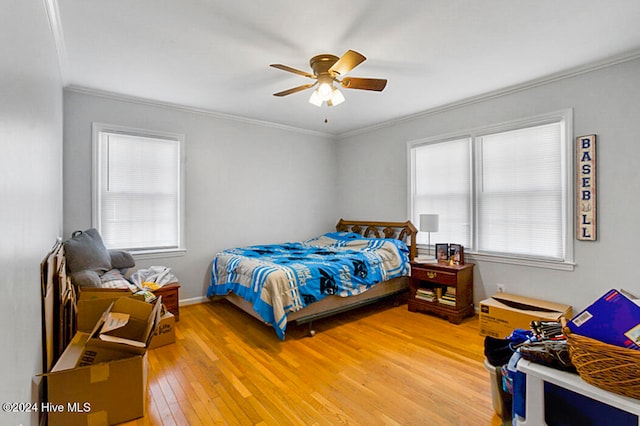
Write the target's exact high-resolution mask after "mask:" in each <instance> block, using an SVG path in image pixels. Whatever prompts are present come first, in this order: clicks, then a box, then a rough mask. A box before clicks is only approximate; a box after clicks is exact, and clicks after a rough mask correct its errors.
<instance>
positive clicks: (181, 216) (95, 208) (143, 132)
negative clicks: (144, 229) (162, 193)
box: [91, 122, 186, 259]
mask: <svg viewBox="0 0 640 426" xmlns="http://www.w3.org/2000/svg"><path fill="white" fill-rule="evenodd" d="M103 133H111V134H120V135H125V136H132V137H144V138H153V139H164V140H170V141H175V142H177V143H178V152H179V154H178V156H179V165H178V167H179V169H178V175H179V176H178V178H179V185H178V234H179V236H178V246H177V247H171V248H144V249H133V250H128V251H129V252H130V253H131V254H132V255H133V257H134V258H136V259H147V258H158V257H172V256H182V255H184V254H185V253H186V245H185V225H184V222H185V198H186V197H185V136H184V135H183V134H180V133H172V132H163V131H157V130H148V129H140V128H135V127H130V126H121V125H113V124H105V123H97V122H94V123H92V150H93V151H92V169H91V172H92V175H91V210H92V214H91V223H92V226H93V227H94V228H96V229H97V230H98V232H101V208H100V205H101V197H100V193H101V188H100V185H101V177H100V172H101V167H102V158H101V154H100V153H101V150H100V136H101V134H103Z"/></svg>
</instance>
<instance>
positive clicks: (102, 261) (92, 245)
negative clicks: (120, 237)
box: [64, 228, 111, 274]
mask: <svg viewBox="0 0 640 426" xmlns="http://www.w3.org/2000/svg"><path fill="white" fill-rule="evenodd" d="M64 252H65V254H66V258H67V269H68V270H69V272H70V273H73V272H80V271H84V270H91V271H95V272H97V273H98V274H102V273H104V272H107V271H108V270H110V269H111V257H110V256H109V252H108V251H107V249H106V247H105V246H104V243H103V242H102V237H101V236H100V234H99V233H98V231H97V230H96V229H93V228H91V229H87V230H86V231H84V232H83V231H75V232H74V233H73V234H72V237H71V238H70V239H68V240H66V241H65V242H64Z"/></svg>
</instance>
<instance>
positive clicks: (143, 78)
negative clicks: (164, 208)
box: [53, 0, 640, 134]
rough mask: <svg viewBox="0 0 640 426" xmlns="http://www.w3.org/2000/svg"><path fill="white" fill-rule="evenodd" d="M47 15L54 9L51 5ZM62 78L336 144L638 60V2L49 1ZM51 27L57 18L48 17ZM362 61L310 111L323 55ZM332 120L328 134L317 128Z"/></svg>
mask: <svg viewBox="0 0 640 426" xmlns="http://www.w3.org/2000/svg"><path fill="white" fill-rule="evenodd" d="M53 1H54V2H55V0H53ZM57 6H58V13H59V15H58V20H57V25H56V23H54V31H56V34H57V36H58V37H59V41H61V42H60V43H59V46H60V50H61V63H62V70H63V79H64V81H65V83H66V84H68V85H70V86H72V87H82V88H89V89H96V90H100V91H107V92H113V93H117V94H122V95H127V96H132V97H137V98H145V99H150V100H154V101H160V102H166V103H171V104H177V105H182V106H188V107H193V108H197V109H204V110H208V111H213V112H217V113H224V114H231V115H236V116H241V117H246V118H251V119H257V120H262V121H267V122H273V123H278V124H282V125H286V126H293V127H297V128H302V129H308V130H316V131H320V132H325V133H330V134H344V133H348V132H351V131H356V130H358V129H362V128H366V127H369V126H373V125H376V124H379V123H383V122H387V121H390V120H395V119H399V118H401V117H404V116H408V115H413V114H417V113H420V112H422V111H425V110H428V109H431V108H435V107H438V106H442V105H445V104H448V103H452V102H456V101H459V100H462V99H466V98H469V97H474V96H478V95H481V94H483V93H487V92H491V91H495V90H498V89H501V88H504V87H507V86H512V85H518V84H522V83H525V82H528V81H531V80H535V79H539V78H543V77H545V76H549V75H553V74H556V73H562V72H564V71H567V70H571V69H573V68H575V67H580V66H583V65H585V64H590V63H594V62H600V61H603V60H608V59H609V58H615V57H619V56H625V55H626V56H629V55H636V54H637V52H638V51H639V50H640V25H639V24H638V22H639V21H640V19H639V18H640V1H638V0H616V1H615V2H614V1H602V0H562V1H559V0H536V1H523V0H488V1H477V0H429V1H427V0H413V1H411V0H395V1H367V0H343V1H334V0H325V1H322V2H311V1H300V0H271V1H266V0H251V1H250V0H57ZM54 20H55V17H54ZM348 49H353V50H356V51H358V52H360V53H362V54H363V55H365V56H366V57H367V58H368V59H367V60H366V61H365V62H363V63H362V64H361V65H360V66H358V67H357V68H355V69H354V70H352V71H351V72H350V73H349V75H351V76H356V77H375V78H387V79H388V81H389V82H388V84H387V87H386V89H385V90H384V91H383V92H381V93H378V92H369V91H362V90H347V89H345V90H343V93H344V95H345V97H346V102H345V103H343V104H341V105H338V106H335V107H327V106H323V107H322V108H318V107H315V106H313V105H311V104H309V103H308V102H307V101H308V99H309V96H310V94H311V93H310V91H304V92H300V93H296V94H292V95H289V96H287V97H283V98H278V97H275V96H272V94H273V93H275V92H278V91H281V90H285V89H289V88H291V87H295V86H299V85H301V84H305V83H308V82H310V81H311V80H308V79H306V78H305V77H301V76H298V75H295V74H291V73H287V72H283V71H281V70H277V69H274V68H271V67H269V64H271V63H281V64H285V65H289V66H291V67H294V68H298V69H301V70H305V71H310V68H309V64H308V62H309V59H310V58H311V57H312V56H314V55H316V54H319V53H332V54H335V55H337V56H341V55H342V54H343V53H344V52H346V51H347V50H348ZM325 119H327V123H325V122H324V121H325Z"/></svg>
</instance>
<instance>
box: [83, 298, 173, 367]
mask: <svg viewBox="0 0 640 426" xmlns="http://www.w3.org/2000/svg"><path fill="white" fill-rule="evenodd" d="M160 309H161V303H156V304H155V305H151V304H149V303H146V302H141V301H139V300H134V299H131V298H129V297H120V298H118V299H117V300H116V301H115V302H113V303H112V304H111V306H110V307H109V309H107V310H106V311H105V312H104V314H103V315H102V317H101V318H100V320H99V321H98V322H97V323H96V325H95V327H94V328H93V330H92V331H91V334H90V335H89V338H88V340H87V342H86V344H85V348H84V351H83V354H82V356H81V357H80V359H79V361H78V362H79V363H78V366H84V365H92V364H96V363H99V362H105V361H112V360H116V359H123V358H127V357H128V356H130V355H142V354H144V353H145V352H146V350H147V349H148V348H149V343H150V342H151V338H152V337H153V333H154V331H155V329H156V327H157V325H158V324H159V322H160ZM120 320H122V321H120ZM119 321H120V322H119ZM114 324H115V325H114Z"/></svg>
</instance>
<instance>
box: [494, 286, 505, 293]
mask: <svg viewBox="0 0 640 426" xmlns="http://www.w3.org/2000/svg"><path fill="white" fill-rule="evenodd" d="M496 287H497V288H498V293H504V284H496Z"/></svg>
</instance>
